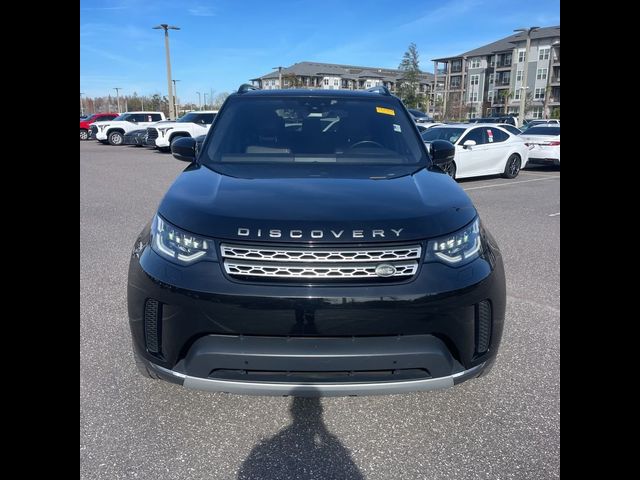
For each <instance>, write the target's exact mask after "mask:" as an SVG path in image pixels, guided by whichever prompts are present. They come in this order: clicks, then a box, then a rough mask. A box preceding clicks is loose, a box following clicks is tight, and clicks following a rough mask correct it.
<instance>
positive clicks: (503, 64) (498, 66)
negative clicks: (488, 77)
mask: <svg viewBox="0 0 640 480" xmlns="http://www.w3.org/2000/svg"><path fill="white" fill-rule="evenodd" d="M511 65H512V63H511V62H498V63H496V66H495V68H496V70H501V69H502V70H507V69H510V68H511Z"/></svg>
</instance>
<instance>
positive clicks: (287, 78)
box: [282, 73, 304, 88]
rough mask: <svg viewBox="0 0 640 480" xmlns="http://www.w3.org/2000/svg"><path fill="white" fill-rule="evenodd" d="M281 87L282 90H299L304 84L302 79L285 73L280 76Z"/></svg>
mask: <svg viewBox="0 0 640 480" xmlns="http://www.w3.org/2000/svg"><path fill="white" fill-rule="evenodd" d="M282 85H283V88H300V87H304V83H303V82H302V78H301V77H298V76H297V75H296V74H294V73H285V74H284V75H282Z"/></svg>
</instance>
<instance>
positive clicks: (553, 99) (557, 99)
mask: <svg viewBox="0 0 640 480" xmlns="http://www.w3.org/2000/svg"><path fill="white" fill-rule="evenodd" d="M548 104H549V105H553V106H556V105H560V97H559V96H558V97H551V98H549V102H548Z"/></svg>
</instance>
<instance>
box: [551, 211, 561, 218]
mask: <svg viewBox="0 0 640 480" xmlns="http://www.w3.org/2000/svg"><path fill="white" fill-rule="evenodd" d="M558 215H560V212H558V213H552V214H551V215H549V216H550V217H557V216H558Z"/></svg>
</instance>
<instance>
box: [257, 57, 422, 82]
mask: <svg viewBox="0 0 640 480" xmlns="http://www.w3.org/2000/svg"><path fill="white" fill-rule="evenodd" d="M403 74H404V72H403V71H402V70H396V69H391V68H378V67H358V66H355V65H339V64H335V63H319V62H298V63H294V64H293V65H291V66H290V67H286V68H283V69H282V75H283V76H284V75H299V76H306V77H313V76H330V75H335V76H336V77H341V78H346V79H351V80H356V79H362V78H383V79H384V80H386V81H395V80H396V79H397V78H400V77H401V76H402V75H403ZM278 75H279V72H278V71H277V70H274V71H273V72H269V73H267V74H266V75H262V76H261V77H258V78H252V79H251V80H267V79H275V78H278ZM420 79H421V80H423V81H426V82H431V81H433V74H432V73H429V72H423V73H422V74H421V75H420Z"/></svg>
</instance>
